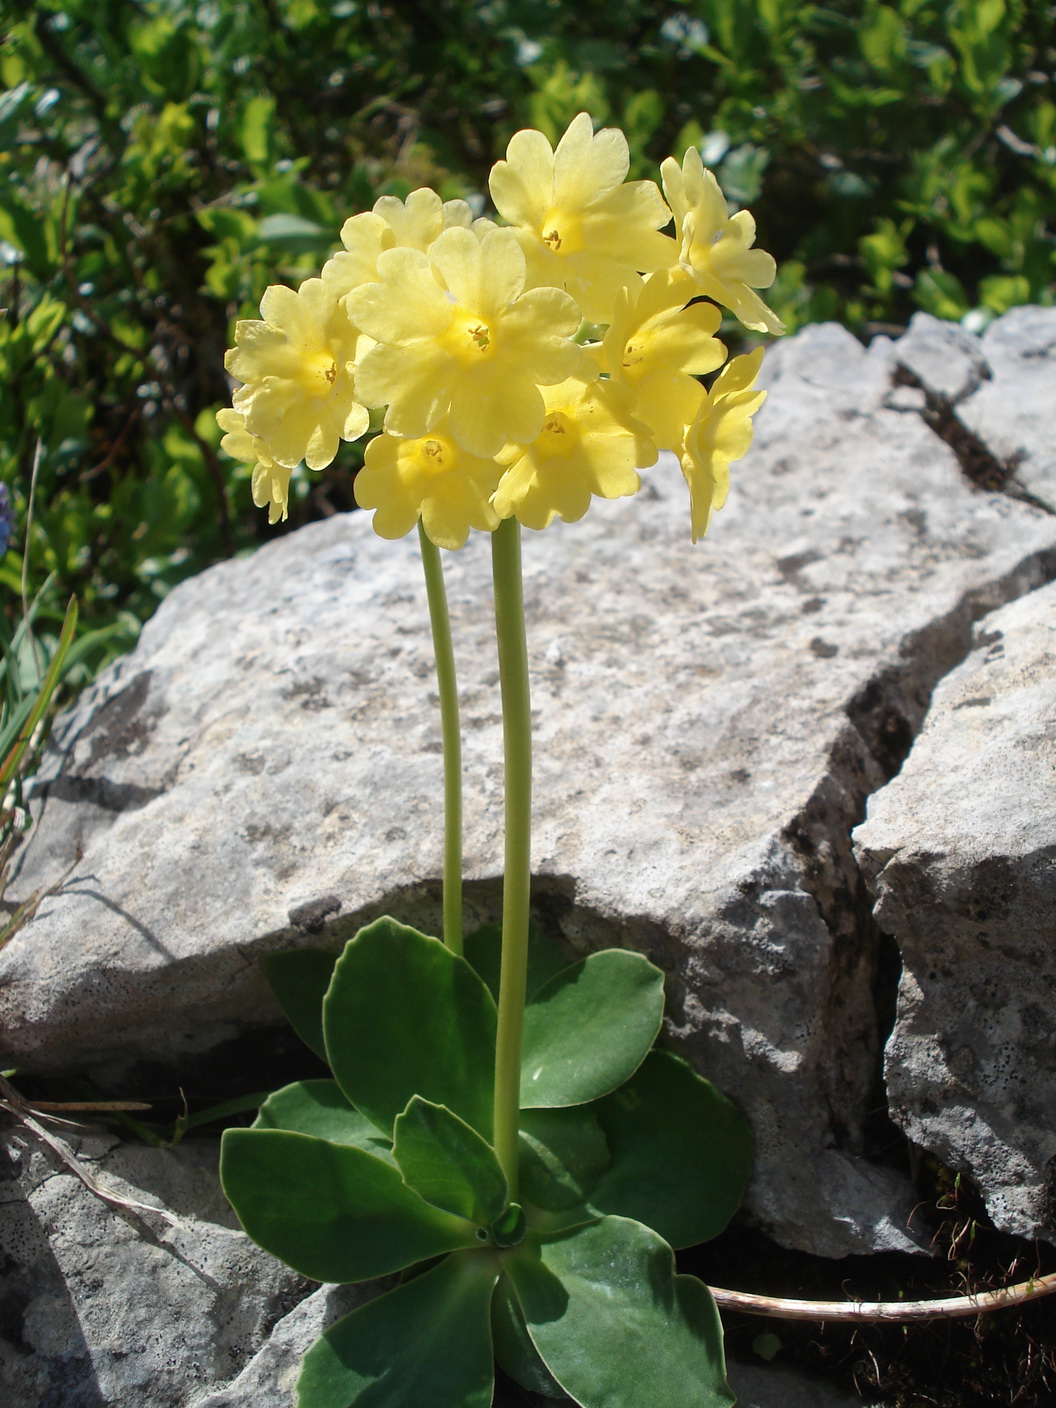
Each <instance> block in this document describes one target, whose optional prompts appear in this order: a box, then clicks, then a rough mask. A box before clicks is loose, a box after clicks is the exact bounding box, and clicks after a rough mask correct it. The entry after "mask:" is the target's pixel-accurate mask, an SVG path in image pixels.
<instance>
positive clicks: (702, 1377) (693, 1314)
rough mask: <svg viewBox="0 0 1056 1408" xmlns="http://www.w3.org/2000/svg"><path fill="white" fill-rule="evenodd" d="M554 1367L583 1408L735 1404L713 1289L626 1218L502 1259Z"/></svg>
mask: <svg viewBox="0 0 1056 1408" xmlns="http://www.w3.org/2000/svg"><path fill="white" fill-rule="evenodd" d="M504 1265H505V1268H506V1270H507V1272H508V1274H509V1277H510V1280H511V1282H512V1283H513V1287H514V1291H515V1293H516V1296H517V1301H518V1304H519V1306H520V1310H521V1314H522V1315H523V1317H524V1320H525V1324H526V1325H527V1327H528V1333H529V1335H530V1336H531V1339H532V1343H533V1344H534V1345H535V1348H536V1350H537V1351H538V1353H539V1355H540V1357H541V1358H542V1360H543V1363H544V1364H545V1365H546V1367H547V1371H548V1372H549V1373H550V1374H551V1375H552V1376H553V1378H554V1379H555V1380H556V1381H557V1383H559V1384H560V1385H561V1387H562V1389H563V1390H564V1391H565V1393H567V1394H569V1395H570V1397H572V1398H574V1399H575V1401H576V1402H577V1403H578V1404H580V1405H582V1408H657V1404H658V1403H663V1405H664V1408H731V1405H732V1404H733V1402H734V1395H733V1394H732V1393H731V1391H730V1387H729V1385H728V1384H727V1382H726V1366H725V1360H724V1357H723V1351H722V1326H721V1325H720V1323H719V1314H718V1311H717V1310H716V1308H715V1302H714V1300H713V1299H712V1297H711V1293H710V1292H709V1290H708V1288H707V1286H705V1285H704V1284H703V1282H701V1281H698V1280H697V1279H696V1278H695V1277H693V1276H676V1275H675V1259H674V1256H673V1254H672V1252H671V1248H670V1247H669V1246H668V1245H667V1243H666V1242H664V1241H663V1240H662V1239H661V1238H660V1237H658V1236H657V1235H656V1233H655V1232H651V1231H650V1230H649V1228H647V1227H643V1226H642V1225H641V1223H638V1222H631V1221H629V1220H628V1219H626V1218H622V1217H605V1218H602V1220H601V1221H600V1222H593V1223H589V1224H587V1225H586V1226H584V1227H577V1228H576V1229H575V1230H574V1231H571V1232H568V1233H565V1234H564V1235H563V1236H560V1237H557V1238H555V1239H554V1240H552V1241H546V1242H543V1243H541V1244H537V1245H536V1246H535V1247H531V1246H529V1245H526V1246H525V1247H524V1248H523V1249H518V1250H517V1251H516V1252H513V1253H511V1254H510V1255H509V1257H508V1258H507V1260H506V1261H505V1263H504Z"/></svg>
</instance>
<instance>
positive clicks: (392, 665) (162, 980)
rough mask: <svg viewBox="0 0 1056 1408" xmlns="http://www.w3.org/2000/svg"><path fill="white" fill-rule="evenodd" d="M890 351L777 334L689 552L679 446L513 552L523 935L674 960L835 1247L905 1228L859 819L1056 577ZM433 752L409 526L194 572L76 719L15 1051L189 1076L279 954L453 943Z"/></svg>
mask: <svg viewBox="0 0 1056 1408" xmlns="http://www.w3.org/2000/svg"><path fill="white" fill-rule="evenodd" d="M896 355H897V347H896V346H895V345H893V344H891V343H890V342H888V341H886V340H884V339H878V340H877V341H876V342H874V343H873V345H872V346H871V347H870V349H869V350H868V351H866V350H865V349H864V348H863V347H862V346H861V345H860V344H859V343H858V342H857V341H856V340H855V339H854V338H853V337H852V336H851V335H850V334H849V333H847V332H846V331H844V330H842V329H840V328H839V327H835V326H820V327H812V328H808V329H806V330H805V331H804V332H802V333H800V334H799V335H798V336H796V337H795V338H792V339H788V340H787V341H786V342H784V343H783V344H778V345H777V346H776V347H775V348H774V349H772V351H771V352H770V353H769V354H768V356H767V360H766V363H765V364H764V369H765V373H766V379H767V382H768V385H769V388H770V394H769V399H768V401H767V403H766V405H765V406H764V408H763V411H762V412H761V413H760V415H759V417H758V421H757V435H756V443H755V446H754V448H753V450H752V452H751V455H750V457H749V458H747V459H746V460H745V461H744V462H743V463H741V464H739V465H738V466H736V475H735V485H734V490H733V493H732V495H731V498H730V502H729V504H728V506H727V507H726V509H725V510H724V511H723V513H722V514H721V515H720V516H719V518H718V519H717V520H716V522H715V524H714V526H713V528H712V531H711V533H710V534H709V537H708V540H707V542H706V543H704V544H702V545H698V546H697V547H695V548H694V547H693V546H692V545H691V543H690V541H689V529H688V509H687V503H686V491H685V485H684V484H683V482H682V480H681V477H680V475H679V472H678V469H677V466H676V465H675V463H674V462H673V460H672V459H671V457H665V459H664V460H663V461H662V462H661V464H659V465H658V466H657V467H656V468H655V469H654V470H652V471H649V472H648V474H647V476H646V478H647V484H646V487H645V490H644V491H643V493H641V494H640V495H638V496H637V497H636V498H635V499H633V500H625V501H620V502H613V503H595V504H594V505H593V506H592V507H591V510H590V512H589V513H588V515H587V516H586V518H585V519H584V520H583V521H582V522H581V523H579V524H576V525H571V526H565V525H560V524H558V525H555V526H554V527H553V528H551V529H549V530H548V531H547V532H545V533H543V534H539V535H535V534H528V535H526V541H525V545H524V557H525V572H526V588H525V589H526V600H527V613H528V635H529V654H530V663H531V669H532V673H533V691H534V693H533V701H534V717H535V728H536V740H537V742H536V749H537V754H536V756H537V763H536V773H535V775H536V784H535V785H536V796H535V842H534V870H535V875H536V882H535V901H536V905H537V910H538V917H539V919H540V920H541V922H543V923H544V924H546V925H547V926H548V927H549V928H550V929H551V930H552V931H553V932H555V933H557V934H559V935H561V936H563V937H564V939H565V940H566V941H567V943H568V944H569V946H570V948H571V949H572V950H573V951H575V952H582V951H585V950H587V949H591V948H595V947H601V946H605V945H611V944H615V945H619V946H627V947H631V948H636V949H639V950H641V951H643V952H645V953H646V954H647V955H648V956H650V957H651V958H653V959H655V960H656V961H657V962H658V963H659V964H660V965H661V966H662V967H663V968H664V969H665V970H666V972H667V975H668V1014H669V1015H668V1027H667V1034H668V1039H669V1040H670V1041H671V1042H672V1043H673V1044H674V1045H675V1046H676V1047H677V1049H679V1050H681V1051H683V1052H684V1053H685V1054H687V1055H688V1056H689V1057H690V1058H691V1059H692V1060H693V1061H694V1062H695V1063H696V1064H697V1066H698V1068H699V1069H700V1070H702V1071H703V1072H705V1073H706V1074H708V1075H710V1076H711V1077H713V1078H714V1079H715V1080H716V1081H717V1082H718V1084H719V1085H720V1086H721V1087H723V1088H724V1089H725V1090H727V1091H728V1092H729V1093H730V1094H731V1095H732V1096H734V1097H735V1098H736V1099H737V1100H739V1101H740V1102H741V1104H742V1105H743V1106H744V1108H745V1109H746V1111H747V1113H748V1115H749V1118H750V1119H751V1121H752V1124H753V1127H754V1129H755V1134H756V1141H757V1151H758V1157H757V1167H756V1173H755V1177H754V1179H753V1184H752V1188H751V1190H750V1195H749V1207H750V1210H751V1212H752V1213H753V1215H754V1216H755V1217H756V1218H757V1219H758V1221H759V1222H760V1223H761V1224H762V1225H763V1226H764V1227H765V1228H766V1229H767V1230H768V1231H769V1232H770V1233H771V1234H772V1235H773V1236H775V1237H776V1238H777V1239H779V1240H780V1241H781V1242H783V1243H784V1244H785V1245H788V1246H791V1247H798V1248H802V1249H805V1250H809V1251H812V1252H816V1253H819V1254H823V1255H829V1256H842V1255H846V1254H849V1253H853V1252H858V1251H865V1250H870V1249H881V1248H887V1249H906V1248H909V1247H912V1246H913V1245H914V1242H913V1240H912V1237H911V1235H910V1234H909V1233H908V1232H907V1230H906V1225H907V1220H908V1215H909V1210H910V1207H911V1203H912V1194H911V1190H910V1187H909V1184H908V1181H907V1180H906V1179H904V1178H903V1177H902V1175H900V1174H899V1173H898V1172H896V1171H895V1170H893V1169H890V1168H887V1167H884V1166H883V1165H881V1164H879V1163H876V1162H874V1161H871V1160H870V1159H869V1158H867V1157H865V1155H866V1153H867V1150H866V1149H865V1147H864V1120H865V1114H866V1111H867V1110H868V1109H869V1108H870V1105H871V1102H872V1100H873V1097H874V1093H875V1090H876V1087H877V1082H878V1077H879V1062H880V1049H879V1048H880V1035H879V1033H878V1029H877V1015H876V1005H875V1002H874V995H873V985H874V976H875V968H876V956H877V945H878V933H877V931H876V929H875V926H873V925H872V923H871V920H870V918H869V904H868V898H867V895H866V893H865V890H864V885H863V882H862V878H861V875H860V873H859V871H858V868H857V866H856V864H855V861H854V858H853V855H852V853H851V847H850V832H851V829H852V827H853V825H854V824H855V823H856V822H858V821H859V820H860V819H861V818H862V816H863V815H864V804H865V798H866V797H867V796H868V795H869V794H870V793H872V792H874V791H876V790H877V789H878V788H879V787H880V786H881V785H882V784H883V783H884V781H885V780H886V779H887V778H888V777H889V776H890V775H891V773H892V772H893V771H894V770H895V769H897V767H898V766H899V764H900V763H901V761H902V758H903V756H904V754H905V751H906V749H907V748H908V747H909V745H910V742H911V741H912V738H913V736H914V734H915V732H916V731H917V729H918V728H919V725H920V721H921V719H922V717H923V715H924V712H925V710H926V707H927V701H928V698H929V695H930V692H931V689H932V687H933V685H934V683H935V682H936V680H938V679H939V678H941V676H942V675H943V674H945V673H946V672H947V671H948V670H949V669H950V668H951V667H952V666H953V665H954V664H956V663H957V661H958V660H959V659H961V658H962V657H963V655H964V653H965V651H966V650H967V648H968V643H969V633H970V627H971V623H972V621H973V620H975V619H977V618H978V617H979V616H980V615H982V614H984V613H985V612H987V611H989V610H992V609H993V608H994V607H996V606H999V605H1000V604H1001V603H1003V602H1005V601H1007V600H1009V599H1012V598H1014V597H1016V596H1019V595H1022V594H1023V593H1024V592H1027V591H1030V590H1031V589H1033V588H1035V587H1037V586H1038V585H1040V584H1041V583H1042V582H1044V581H1046V580H1048V579H1049V578H1051V577H1052V576H1053V575H1056V518H1053V517H1052V516H1051V515H1049V514H1047V513H1045V512H1044V511H1043V510H1042V509H1040V508H1039V507H1038V506H1036V505H1033V504H1028V503H1024V502H1021V501H1016V500H1014V499H1012V498H1010V497H1008V496H1006V495H1003V494H1000V493H985V492H980V491H979V490H978V489H976V488H974V487H973V486H971V485H970V484H968V483H967V482H966V480H965V478H964V476H963V475H962V473H961V471H960V467H959V465H958V463H957V460H956V458H955V456H954V454H953V453H952V451H951V450H950V449H949V448H948V447H947V446H946V445H945V444H944V443H943V442H942V441H941V440H940V439H939V438H937V436H936V435H935V434H934V433H933V431H932V430H931V429H929V427H928V426H927V424H925V422H924V420H923V419H922V418H921V417H920V416H919V415H916V414H907V413H906V411H905V410H904V409H903V410H898V409H893V408H891V407H889V406H888V405H887V404H886V398H887V396H888V393H889V392H890V390H891V386H892V382H893V378H894V370H895V362H896ZM987 385H994V386H995V387H997V388H998V389H999V390H1000V388H1001V386H1002V385H1003V373H1001V372H1000V371H999V372H997V373H995V379H994V381H993V383H987ZM977 394H978V393H977ZM447 571H448V582H449V592H450V599H451V610H452V616H453V621H454V629H455V634H456V651H457V658H458V666H459V669H460V672H461V682H462V689H463V709H464V724H465V733H466V748H465V771H466V788H467V790H466V871H467V876H468V884H467V891H466V893H467V919H468V920H469V921H470V922H472V921H474V920H477V919H480V920H487V919H491V918H494V917H495V916H496V914H497V908H498V897H499V891H500V867H501V783H502V769H501V756H502V755H501V738H500V713H499V700H498V690H497V684H496V676H497V670H496V663H495V648H494V643H493V637H492V626H491V617H490V611H489V605H488V602H489V577H490V572H489V560H488V543H487V540H486V539H485V538H482V537H480V536H479V535H476V536H474V538H473V539H472V540H471V542H470V544H469V545H468V546H467V548H466V549H465V550H463V551H462V552H459V553H457V554H453V555H450V556H449V557H448V559H447ZM439 750H440V731H439V721H438V717H437V709H436V698H435V686H434V682H433V670H432V657H431V647H430V643H429V639H428V630H427V625H426V609H425V600H424V589H423V587H422V585H421V581H420V571H419V567H418V563H417V548H416V545H415V543H414V542H413V540H412V539H407V540H404V541H402V542H400V543H396V544H392V543H387V542H383V541H381V540H379V539H377V538H376V537H374V536H373V534H372V531H371V527H370V522H369V519H368V517H367V516H366V515H365V514H357V515H352V516H350V517H338V518H334V519H331V520H329V521H327V522H325V523H319V524H315V525H312V526H310V527H308V528H306V529H303V530H302V531H300V532H298V533H296V534H292V535H290V536H287V537H284V538H281V539H280V540H279V541H277V542H275V543H273V544H271V545H269V546H267V547H266V548H264V549H262V550H261V551H260V552H258V553H257V554H256V555H255V556H254V557H252V558H250V559H246V560H243V561H237V562H230V563H226V564H223V565H221V566H218V567H216V568H213V569H212V570H210V571H208V572H206V573H203V574H202V575H201V576H200V577H198V578H196V579H195V580H193V581H189V582H186V583H184V584H183V585H182V586H181V587H179V588H178V589H177V590H176V591H174V592H173V593H172V595H171V596H170V597H169V598H168V599H167V600H166V601H165V602H164V603H163V605H162V606H161V608H160V609H159V611H158V613H157V615H156V616H155V617H154V619H153V620H152V621H150V622H149V623H148V625H147V626H146V628H145V630H144V632H143V636H142V639H141V641H140V644H139V646H138V647H137V649H136V650H135V651H134V652H133V653H132V654H131V655H130V656H128V657H127V658H125V659H124V660H122V661H120V662H118V663H117V664H116V665H115V666H114V667H113V668H112V669H110V670H109V671H108V672H107V673H106V674H105V675H104V676H103V677H101V678H100V679H99V681H98V682H97V683H96V684H95V686H94V687H93V688H92V689H91V690H90V691H88V692H87V693H86V694H85V696H84V697H83V698H82V699H81V701H80V702H79V704H78V705H77V707H76V708H75V710H74V711H73V712H72V713H71V714H70V715H68V716H66V717H65V718H64V719H63V720H62V721H60V723H59V724H58V725H57V727H56V730H55V743H54V746H53V750H52V753H51V755H50V757H49V760H48V763H47V767H46V769H45V772H44V773H43V774H42V778H41V787H40V792H39V795H38V801H37V804H36V822H37V824H36V827H35V830H34V832H33V834H32V837H31V839H30V841H29V844H28V845H27V846H26V848H25V850H24V853H23V855H22V859H21V866H20V870H19V872H18V874H17V876H16V878H15V882H14V884H13V886H12V889H11V892H10V893H11V897H13V898H23V899H24V898H27V897H28V896H30V895H31V894H34V893H40V894H41V896H42V898H41V903H40V905H39V908H38V910H37V914H36V917H35V919H34V920H33V921H32V923H30V924H29V925H27V926H26V927H25V928H24V929H23V930H22V931H21V932H20V933H19V934H18V935H17V936H16V937H15V939H14V940H13V941H12V942H11V943H10V944H9V945H8V946H7V948H6V949H5V950H4V951H3V953H2V954H0V1032H2V1034H3V1035H2V1038H0V1041H2V1047H3V1050H2V1053H0V1060H2V1061H3V1062H4V1063H5V1064H18V1065H19V1066H21V1067H23V1068H26V1069H30V1070H39V1071H49V1070H61V1069H63V1068H66V1067H70V1066H83V1065H84V1064H85V1063H86V1062H87V1063H92V1062H97V1063H98V1062H104V1061H113V1060H128V1059H132V1058H136V1057H149V1058H154V1059H166V1060H177V1059H179V1058H180V1057H181V1056H183V1055H186V1054H187V1053H191V1052H195V1051H203V1050H207V1049H208V1048H210V1047H212V1046H213V1045H215V1044H216V1043H217V1042H219V1041H220V1040H222V1039H223V1038H225V1037H226V1036H229V1035H231V1034H233V1033H236V1032H238V1031H241V1030H244V1029H245V1028H246V1027H247V1026H250V1025H252V1024H266V1023H269V1022H275V1021H276V1020H277V1016H278V1014H277V1010H276V1008H275V1006H274V1004H273V1002H272V1000H271V999H270V997H269V995H268V993H267V990H266V987H265V984H264V982H263V979H262V976H261V973H260V970H259V965H258V964H257V959H258V957H259V956H260V955H262V954H264V953H266V952H269V951H271V950H274V949H278V948H283V947H286V946H288V945H291V944H304V943H319V942H323V943H328V944H332V945H334V946H337V945H339V944H340V943H341V942H343V940H344V939H345V938H346V937H348V936H349V935H351V934H352V933H353V932H354V931H355V930H356V928H357V927H358V926H359V925H360V924H361V923H362V922H364V921H365V920H368V919H370V918H372V917H374V916H375V915H377V914H379V913H382V912H385V911H391V912H393V913H395V914H396V915H397V916H398V917H399V918H401V919H403V920H404V921H406V922H410V923H415V924H418V925H419V926H421V927H423V928H425V929H426V930H433V931H435V929H436V926H437V923H438V917H439V905H438V899H439V895H438V877H439V874H440V861H441V767H440V756H439Z"/></svg>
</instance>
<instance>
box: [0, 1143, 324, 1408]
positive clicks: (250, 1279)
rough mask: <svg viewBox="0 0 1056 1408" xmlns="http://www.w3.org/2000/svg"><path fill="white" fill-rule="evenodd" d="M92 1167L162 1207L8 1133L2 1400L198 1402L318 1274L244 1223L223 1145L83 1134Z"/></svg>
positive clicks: (28, 1406)
mask: <svg viewBox="0 0 1056 1408" xmlns="http://www.w3.org/2000/svg"><path fill="white" fill-rule="evenodd" d="M78 1147H79V1154H80V1157H81V1159H82V1160H83V1161H84V1164H85V1167H86V1168H87V1169H88V1171H89V1172H90V1173H91V1174H92V1175H93V1176H94V1177H96V1178H97V1179H98V1180H99V1181H100V1182H101V1183H104V1184H105V1185H106V1187H107V1188H108V1189H109V1190H111V1191H114V1192H116V1193H117V1194H118V1195H119V1196H121V1197H124V1198H128V1199H133V1200H135V1201H136V1202H141V1203H150V1204H152V1205H153V1206H160V1207H164V1208H168V1209H169V1210H170V1211H171V1212H172V1213H173V1214H174V1215H175V1216H176V1218H177V1225H176V1226H175V1227H173V1226H169V1225H168V1224H167V1223H165V1222H164V1221H163V1220H162V1219H160V1218H157V1217H154V1216H153V1215H152V1214H150V1213H138V1212H132V1211H124V1210H115V1209H113V1208H112V1207H110V1206H108V1205H107V1204H105V1203H103V1202H102V1201H100V1199H98V1198H97V1197H96V1196H95V1194H94V1193H92V1192H90V1191H89V1190H88V1189H87V1188H86V1187H85V1186H84V1184H83V1183H81V1182H80V1181H79V1180H78V1179H77V1178H75V1177H74V1175H73V1174H72V1173H70V1172H68V1171H67V1170H66V1169H65V1167H64V1166H63V1165H62V1164H61V1163H57V1162H56V1161H55V1160H54V1158H53V1156H52V1155H50V1154H45V1153H43V1152H42V1151H41V1149H40V1147H39V1145H38V1144H37V1142H36V1141H35V1140H34V1139H33V1138H32V1136H30V1135H28V1134H26V1133H24V1132H22V1131H18V1130H14V1129H11V1130H6V1131H5V1132H4V1133H3V1136H2V1139H0V1209H2V1210H0V1224H2V1234H0V1236H2V1246H3V1264H2V1274H0V1306H2V1311H3V1314H2V1327H0V1402H2V1403H4V1404H5V1405H9V1408H184V1405H187V1404H189V1403H190V1402H191V1400H192V1398H193V1397H196V1396H198V1394H199V1393H200V1392H201V1391H203V1390H205V1389H207V1388H208V1387H211V1386H213V1385H217V1384H223V1383H226V1382H227V1381H228V1380H229V1379H230V1378H231V1377H232V1375H233V1374H234V1373H237V1372H238V1370H239V1367H240V1365H242V1364H243V1363H245V1362H246V1361H247V1360H249V1359H251V1358H252V1356H253V1355H254V1354H256V1352H257V1351H258V1350H259V1348H260V1346H261V1344H262V1343H263V1342H264V1341H265V1339H266V1337H267V1335H268V1333H269V1332H270V1330H271V1328H272V1325H273V1324H274V1323H275V1321H276V1320H279V1319H280V1317H283V1316H285V1315H286V1314H287V1312H288V1311H289V1309H290V1307H291V1306H292V1305H294V1304H295V1303H296V1302H297V1300H298V1299H299V1298H300V1297H302V1296H304V1295H305V1294H306V1293H307V1290H308V1289H309V1288H310V1283H309V1282H306V1281H304V1280H303V1279H302V1278H301V1277H299V1276H297V1275H295V1273H294V1272H292V1271H289V1270H288V1269H287V1268H286V1267H284V1266H282V1265H280V1263H279V1262H277V1261H275V1260H274V1259H273V1258H272V1257H270V1256H268V1255H267V1254H266V1253H264V1252H262V1251H260V1249H259V1248H257V1247H255V1246H254V1245H253V1244H252V1243H251V1242H250V1241H249V1240H248V1238H247V1237H245V1236H244V1234H243V1233H242V1232H240V1231H238V1230H237V1224H236V1223H235V1221H234V1218H233V1216H232V1213H231V1210H230V1208H229V1207H228V1205H227V1202H226V1200H225V1199H224V1197H223V1194H222V1193H221V1191H220V1186H219V1181H218V1179H217V1175H216V1166H217V1147H216V1145H215V1144H205V1145H193V1144H185V1145H181V1146H179V1147H178V1148H176V1149H152V1148H148V1147H147V1146H145V1145H119V1144H118V1143H117V1141H116V1140H115V1139H113V1138H110V1137H108V1136H105V1135H93V1136H89V1137H86V1138H84V1139H82V1140H81V1141H79V1146H78Z"/></svg>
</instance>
